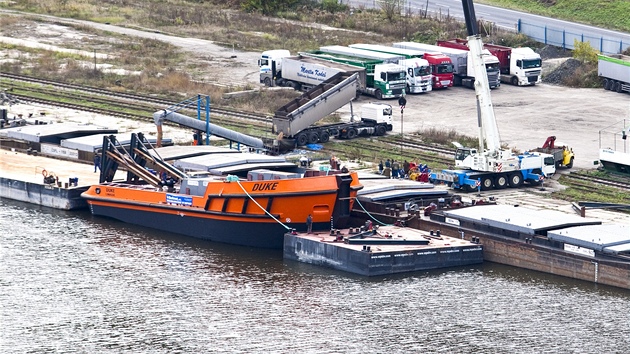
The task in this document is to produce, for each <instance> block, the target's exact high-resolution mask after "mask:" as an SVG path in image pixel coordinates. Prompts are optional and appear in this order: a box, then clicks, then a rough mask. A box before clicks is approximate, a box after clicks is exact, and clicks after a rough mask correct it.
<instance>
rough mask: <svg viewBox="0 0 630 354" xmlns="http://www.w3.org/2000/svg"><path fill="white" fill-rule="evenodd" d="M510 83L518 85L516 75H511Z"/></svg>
mask: <svg viewBox="0 0 630 354" xmlns="http://www.w3.org/2000/svg"><path fill="white" fill-rule="evenodd" d="M510 83H511V84H512V85H514V86H518V77H516V76H512V79H511V80H510Z"/></svg>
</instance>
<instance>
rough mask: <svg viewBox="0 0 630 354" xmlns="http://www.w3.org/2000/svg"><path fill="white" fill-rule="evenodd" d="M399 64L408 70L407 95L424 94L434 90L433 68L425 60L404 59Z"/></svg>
mask: <svg viewBox="0 0 630 354" xmlns="http://www.w3.org/2000/svg"><path fill="white" fill-rule="evenodd" d="M398 64H400V65H402V66H404V67H405V68H406V69H407V90H406V91H407V93H422V92H429V91H431V90H432V86H433V85H432V80H433V75H431V66H430V65H429V62H428V61H427V60H425V59H420V58H413V59H403V60H400V61H399V62H398Z"/></svg>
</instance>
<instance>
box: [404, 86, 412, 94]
mask: <svg viewBox="0 0 630 354" xmlns="http://www.w3.org/2000/svg"><path fill="white" fill-rule="evenodd" d="M405 93H406V94H410V93H411V89H410V88H409V85H407V86H405Z"/></svg>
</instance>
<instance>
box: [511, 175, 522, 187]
mask: <svg viewBox="0 0 630 354" xmlns="http://www.w3.org/2000/svg"><path fill="white" fill-rule="evenodd" d="M508 184H509V185H510V187H512V188H517V187H520V186H521V184H523V177H522V176H521V174H520V173H518V172H512V173H510V174H509V175H508Z"/></svg>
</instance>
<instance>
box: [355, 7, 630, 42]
mask: <svg viewBox="0 0 630 354" xmlns="http://www.w3.org/2000/svg"><path fill="white" fill-rule="evenodd" d="M348 3H349V4H350V5H351V6H355V7H359V6H365V7H379V6H380V5H379V4H380V1H376V0H350V1H348ZM474 5H475V14H476V15H477V18H478V19H484V20H487V21H490V22H494V23H496V25H497V26H499V27H502V28H506V29H511V30H516V27H517V23H518V20H519V19H522V20H523V21H524V22H527V23H531V24H538V25H540V26H541V27H545V26H547V27H549V28H555V29H559V30H564V31H566V32H569V33H584V34H585V36H587V37H593V38H601V37H604V38H607V39H610V40H615V41H623V42H624V44H626V45H627V46H630V34H628V33H624V32H618V31H612V30H608V29H605V28H600V27H595V26H589V25H583V24H579V23H575V22H569V21H563V20H558V19H554V18H550V17H544V16H538V15H532V14H529V13H526V12H520V11H514V10H508V9H503V8H500V7H494V6H488V5H483V4H478V3H475V4H474ZM405 8H409V9H411V10H412V12H414V13H418V12H419V11H421V10H422V11H424V10H427V11H429V12H430V13H432V14H436V15H437V14H441V15H449V16H452V17H455V18H459V19H461V20H462V21H463V20H464V11H463V7H462V2H461V0H428V1H427V0H409V1H407V4H406V5H405Z"/></svg>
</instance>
